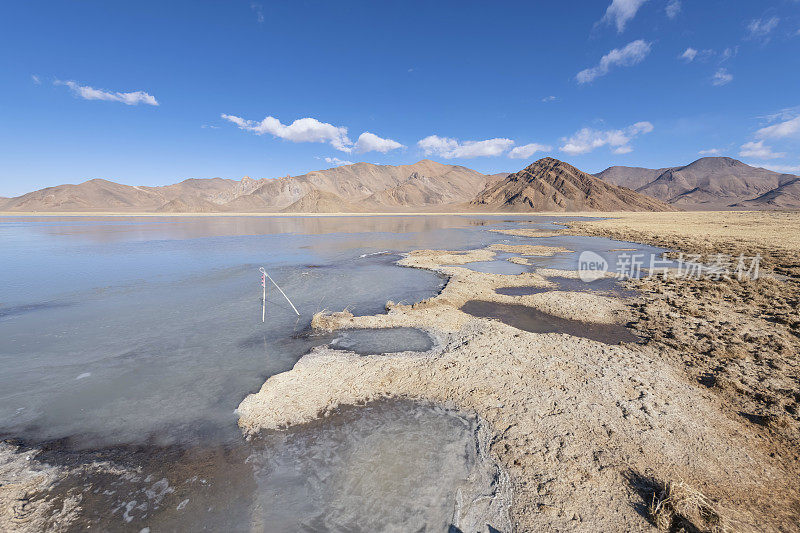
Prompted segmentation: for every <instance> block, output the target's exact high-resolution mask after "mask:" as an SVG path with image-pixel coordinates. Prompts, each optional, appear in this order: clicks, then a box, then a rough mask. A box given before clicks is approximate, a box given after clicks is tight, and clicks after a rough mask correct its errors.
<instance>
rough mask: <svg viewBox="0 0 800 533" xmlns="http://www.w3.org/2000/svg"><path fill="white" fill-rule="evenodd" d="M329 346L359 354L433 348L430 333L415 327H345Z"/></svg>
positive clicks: (421, 350)
mask: <svg viewBox="0 0 800 533" xmlns="http://www.w3.org/2000/svg"><path fill="white" fill-rule="evenodd" d="M330 344H331V347H332V348H336V349H340V350H350V351H351V352H356V353H359V354H363V355H366V354H382V353H395V352H405V351H412V352H427V351H428V350H430V349H431V348H433V340H432V339H431V337H430V335H428V334H427V333H425V332H424V331H422V330H421V329H417V328H375V329H346V330H342V331H341V332H339V334H338V336H337V337H336V338H335V339H333V340H332V341H331V343H330Z"/></svg>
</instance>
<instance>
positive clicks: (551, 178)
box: [469, 157, 674, 211]
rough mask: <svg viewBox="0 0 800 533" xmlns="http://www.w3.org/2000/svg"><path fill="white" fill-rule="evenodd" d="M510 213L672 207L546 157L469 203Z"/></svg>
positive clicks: (488, 189) (477, 206) (489, 188)
mask: <svg viewBox="0 0 800 533" xmlns="http://www.w3.org/2000/svg"><path fill="white" fill-rule="evenodd" d="M469 205H470V206H471V207H475V208H480V209H486V210H498V211H502V210H508V211H531V210H532V211H672V210H674V208H673V207H671V206H669V205H667V204H665V203H663V202H661V201H659V200H656V199H654V198H649V197H647V196H645V195H643V194H639V193H637V192H635V191H632V190H630V189H626V188H624V187H618V186H616V185H612V184H609V183H606V182H604V181H603V180H600V179H598V178H595V177H594V176H592V175H590V174H587V173H585V172H582V171H580V170H578V169H577V168H575V167H573V166H572V165H569V164H567V163H564V162H563V161H559V160H558V159H554V158H552V157H545V158H544V159H540V160H538V161H536V162H535V163H533V164H531V165H530V166H528V167H527V168H525V169H524V170H521V171H520V172H517V173H516V174H511V175H510V176H508V177H507V178H506V179H504V180H502V181H498V182H496V183H495V184H494V185H491V186H490V187H488V188H487V189H486V190H485V191H483V192H482V193H481V194H479V195H478V196H477V197H476V198H475V199H474V200H473V201H472V202H470V204H469Z"/></svg>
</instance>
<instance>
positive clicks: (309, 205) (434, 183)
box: [0, 157, 800, 213]
mask: <svg viewBox="0 0 800 533" xmlns="http://www.w3.org/2000/svg"><path fill="white" fill-rule="evenodd" d="M798 207H800V177H798V176H793V175H790V174H779V173H777V172H772V171H769V170H765V169H761V168H754V167H750V166H748V165H745V164H744V163H742V162H740V161H736V160H734V159H730V158H725V157H710V158H703V159H699V160H697V161H695V162H694V163H691V164H689V165H686V166H683V167H673V168H662V169H647V168H637V167H619V166H617V167H610V168H608V169H606V170H604V171H603V172H600V173H598V174H596V175H591V174H587V173H585V172H582V171H581V170H578V169H577V168H575V167H573V166H572V165H569V164H567V163H565V162H563V161H559V160H557V159H554V158H551V157H546V158H543V159H540V160H538V161H536V162H534V163H532V164H531V165H529V166H528V167H526V168H525V169H523V170H521V171H519V172H516V173H499V174H491V175H486V174H482V173H480V172H477V171H475V170H471V169H469V168H466V167H463V166H458V165H445V164H441V163H437V162H435V161H431V160H427V159H425V160H422V161H419V162H417V163H414V164H413V165H398V166H393V165H373V164H370V163H355V164H351V165H345V166H339V167H334V168H330V169H327V170H319V171H314V172H309V173H308V174H303V175H301V176H293V177H290V176H286V177H283V178H262V179H252V178H249V177H244V178H242V179H241V180H233V179H224V178H209V179H187V180H184V181H181V182H180V183H175V184H172V185H166V186H159V187H147V186H132V185H122V184H119V183H114V182H112V181H107V180H103V179H92V180H89V181H86V182H83V183H80V184H77V185H58V186H55V187H47V188H45V189H41V190H38V191H34V192H30V193H28V194H24V195H22V196H18V197H16V198H0V211H5V212H122V213H126V212H127V213H138V212H152V213H215V212H231V213H238V212H241V213H277V212H284V213H311V212H314V213H334V212H457V211H619V210H625V211H663V210H674V209H713V208H751V209H753V208H755V209H764V208H787V209H791V208H798Z"/></svg>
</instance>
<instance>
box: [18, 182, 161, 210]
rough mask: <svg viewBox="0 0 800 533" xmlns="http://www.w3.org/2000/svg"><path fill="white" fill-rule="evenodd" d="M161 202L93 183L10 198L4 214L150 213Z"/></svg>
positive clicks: (148, 194)
mask: <svg viewBox="0 0 800 533" xmlns="http://www.w3.org/2000/svg"><path fill="white" fill-rule="evenodd" d="M164 203H165V200H164V198H163V197H162V196H161V195H159V194H158V193H156V192H153V191H151V190H148V189H146V188H139V187H132V186H130V185H120V184H119V183H114V182H113V181H107V180H102V179H93V180H89V181H86V182H84V183H81V184H78V185H58V186H56V187H47V188H45V189H40V190H38V191H34V192H30V193H28V194H23V195H22V196H18V197H17V198H10V199H9V200H7V201H6V202H5V205H3V209H4V210H7V211H133V210H139V211H141V210H146V211H152V210H155V209H157V208H159V207H161V206H162V205H164Z"/></svg>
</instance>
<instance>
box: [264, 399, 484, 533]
mask: <svg viewBox="0 0 800 533" xmlns="http://www.w3.org/2000/svg"><path fill="white" fill-rule="evenodd" d="M262 443H263V446H264V449H263V451H261V452H255V453H253V454H252V455H251V457H250V459H249V462H250V463H251V464H252V465H253V468H254V472H255V474H254V475H255V478H256V481H257V483H258V505H257V506H256V507H257V509H258V515H257V516H255V520H256V521H257V522H258V521H260V522H258V523H259V524H263V525H265V526H268V529H269V530H271V531H353V532H356V531H403V532H405V531H448V528H450V526H451V525H454V524H457V523H458V521H459V517H458V516H456V515H464V514H468V515H469V514H471V515H474V513H475V510H474V509H468V507H469V505H466V506H465V505H464V501H465V500H468V501H472V500H481V499H486V498H478V497H477V496H476V495H478V494H480V495H486V494H489V493H491V491H492V490H494V488H493V483H494V481H495V479H493V477H492V476H491V475H484V476H481V475H476V472H475V471H476V470H481V468H483V466H485V465H482V464H481V461H480V460H479V457H480V454H479V453H478V451H477V449H476V423H475V421H473V420H468V419H466V418H463V417H461V416H456V415H454V414H453V413H451V412H449V411H446V410H444V409H441V408H436V407H432V406H423V405H419V404H414V403H410V402H405V401H382V402H377V403H373V404H369V405H367V406H364V407H355V408H352V407H351V408H345V409H342V410H340V411H339V412H338V413H337V414H335V415H333V416H331V417H328V418H326V419H323V420H319V421H317V422H315V423H312V424H309V425H306V426H303V427H300V428H296V429H294V430H291V431H288V432H271V433H269V434H265V435H263V436H262ZM476 480H477V481H476ZM457 508H460V510H461V511H462V513H456V509H457ZM487 523H490V524H491V523H492V519H491V518H490V517H488V516H485V515H484V516H480V518H479V520H478V522H477V523H476V524H475V525H476V526H478V525H479V526H480V527H481V528H483V527H485V525H486V524H487ZM498 527H500V526H499V525H498ZM471 530H474V528H473V529H471Z"/></svg>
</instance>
